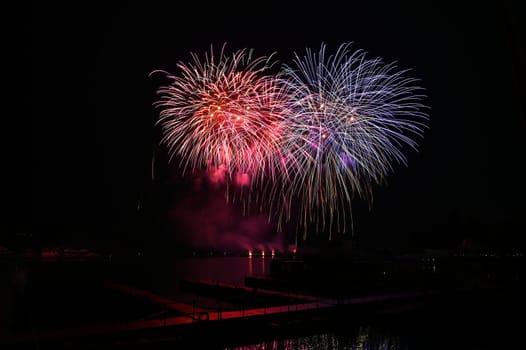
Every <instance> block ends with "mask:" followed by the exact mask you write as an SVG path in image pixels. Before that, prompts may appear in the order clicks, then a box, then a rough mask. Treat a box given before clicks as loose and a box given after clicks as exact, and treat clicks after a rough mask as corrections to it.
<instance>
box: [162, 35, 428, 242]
mask: <svg viewBox="0 0 526 350" xmlns="http://www.w3.org/2000/svg"><path fill="white" fill-rule="evenodd" d="M192 57H193V60H194V62H193V63H191V64H185V63H179V64H178V65H177V67H178V68H179V69H180V75H172V74H170V73H166V72H164V73H165V74H166V76H167V77H168V78H169V79H170V80H171V83H170V84H169V85H167V86H164V87H161V88H160V89H159V90H158V93H159V96H160V99H159V100H158V101H157V102H156V103H155V104H156V105H157V106H158V107H160V108H161V112H160V118H159V123H160V124H161V125H162V127H163V139H162V142H163V143H165V144H166V145H167V147H168V149H169V152H170V153H171V155H172V156H173V155H177V156H178V157H180V159H181V166H182V167H183V168H184V169H186V168H187V167H191V168H192V169H197V168H206V167H210V166H213V167H216V168H217V167H223V168H224V169H225V172H226V174H227V178H239V174H244V176H245V183H248V184H249V185H250V188H251V191H252V192H253V193H254V195H252V196H251V197H250V198H251V200H253V201H255V202H257V203H258V206H259V207H261V208H262V207H265V208H266V209H267V210H268V211H269V217H271V216H276V217H277V221H278V227H280V226H281V224H282V223H283V222H286V221H289V220H290V219H291V215H292V214H291V213H292V212H294V213H295V215H296V217H295V219H296V220H295V221H297V224H298V228H300V229H301V230H302V231H303V235H304V238H305V237H306V234H307V232H308V231H310V230H314V231H316V232H322V231H325V232H329V234H330V233H332V232H333V231H335V232H339V233H344V232H346V230H348V229H349V228H348V227H347V226H348V225H347V223H349V222H351V223H352V220H350V219H351V213H352V210H351V202H352V200H353V198H354V197H355V196H357V197H359V198H360V199H363V200H366V201H368V202H369V203H372V198H373V193H372V192H373V187H374V185H376V184H381V183H383V182H384V180H385V178H386V176H387V175H388V174H389V173H390V172H392V171H393V170H394V169H393V166H394V164H402V165H407V158H406V156H405V154H404V153H405V151H406V149H407V148H410V149H411V148H412V149H415V150H416V149H417V146H418V144H417V142H416V141H415V139H416V138H417V137H422V135H423V132H424V130H425V129H426V128H427V126H426V125H427V124H426V122H427V120H428V115H427V113H426V108H427V107H426V106H425V105H424V104H423V103H422V101H423V99H424V95H423V93H422V91H423V89H422V88H421V87H419V86H418V80H417V79H414V78H409V77H406V74H407V73H408V70H398V69H397V66H396V65H395V64H394V63H390V64H386V63H384V62H383V61H382V59H380V58H374V59H370V58H368V57H367V55H366V52H364V51H362V50H354V51H352V50H351V45H350V44H348V43H345V44H342V45H341V46H340V47H339V48H338V50H337V51H336V52H335V53H334V54H332V55H327V54H326V46H325V45H323V44H322V45H321V49H320V50H319V51H318V52H314V51H312V50H310V49H307V50H306V53H305V55H304V56H301V55H299V54H297V53H296V54H295V59H294V60H293V62H292V64H291V65H288V64H284V65H283V66H282V67H281V69H280V71H279V72H278V73H277V74H274V75H272V74H270V73H269V71H270V69H269V68H271V67H272V64H271V62H270V57H261V58H255V59H253V57H252V52H251V51H247V50H239V51H236V52H234V53H233V54H232V55H226V54H225V53H224V47H223V50H221V53H220V55H219V56H218V57H217V58H216V57H215V56H214V55H213V51H212V50H211V53H210V55H208V54H207V55H205V59H204V60H200V59H199V58H198V56H197V55H192ZM329 237H330V236H329Z"/></svg>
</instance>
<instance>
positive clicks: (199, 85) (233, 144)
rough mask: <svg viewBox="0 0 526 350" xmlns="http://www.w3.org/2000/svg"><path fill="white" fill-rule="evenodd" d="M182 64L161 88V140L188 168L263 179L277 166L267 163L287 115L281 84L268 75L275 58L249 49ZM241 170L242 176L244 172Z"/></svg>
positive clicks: (183, 165)
mask: <svg viewBox="0 0 526 350" xmlns="http://www.w3.org/2000/svg"><path fill="white" fill-rule="evenodd" d="M192 58H193V62H192V63H188V64H186V63H182V62H180V63H178V64H177V67H178V68H179V70H180V73H181V74H180V75H178V76H176V75H172V74H170V73H168V72H164V71H155V72H154V73H163V74H164V75H165V76H166V77H167V78H168V79H169V80H170V84H168V85H166V86H163V87H161V88H160V89H159V90H158V95H159V96H160V99H159V100H158V101H157V102H155V105H156V106H157V107H159V108H161V109H162V110H161V112H160V118H159V121H158V122H159V123H160V124H161V125H162V128H163V138H162V143H164V144H166V145H167V147H168V149H169V152H170V157H171V158H172V157H174V156H178V157H179V159H180V162H181V164H180V165H181V166H182V168H183V169H185V170H186V169H187V168H191V170H196V169H203V168H215V169H217V168H221V169H224V170H225V172H226V174H227V175H228V177H229V178H230V177H231V176H234V175H236V176H237V177H239V176H247V175H250V176H251V177H253V178H256V179H258V178H261V176H263V172H264V171H265V170H269V169H273V168H272V167H269V166H268V165H267V161H268V160H270V159H272V158H273V157H270V156H269V152H273V151H274V149H275V147H277V141H278V136H279V129H280V125H281V124H282V119H283V118H284V117H285V116H287V115H288V113H286V112H285V111H284V110H283V109H284V108H286V107H287V103H286V101H285V100H284V98H285V95H284V94H283V93H282V92H281V86H282V84H279V83H278V82H277V79H276V78H275V77H273V76H272V75H266V74H264V73H265V71H266V70H268V69H269V68H270V67H271V66H272V64H271V61H270V60H271V57H258V58H254V57H253V55H252V52H251V51H249V50H245V49H242V50H238V51H235V52H234V53H233V54H231V55H227V54H226V53H225V52H224V46H223V49H222V50H221V51H220V53H219V55H218V57H216V56H215V55H214V51H213V48H211V50H210V54H208V53H207V54H206V55H205V58H204V59H200V58H199V56H197V55H195V54H192ZM239 174H241V175H239Z"/></svg>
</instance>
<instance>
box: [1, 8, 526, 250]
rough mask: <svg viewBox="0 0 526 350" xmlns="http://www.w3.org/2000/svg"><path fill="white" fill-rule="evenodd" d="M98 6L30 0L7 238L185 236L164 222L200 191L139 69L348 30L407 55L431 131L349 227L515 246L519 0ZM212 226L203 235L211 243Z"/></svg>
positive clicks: (357, 43) (519, 172)
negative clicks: (179, 161) (25, 94)
mask: <svg viewBox="0 0 526 350" xmlns="http://www.w3.org/2000/svg"><path fill="white" fill-rule="evenodd" d="M109 3H110V2H104V1H74V2H71V3H69V4H68V3H64V4H60V5H58V4H57V5H50V4H49V3H48V2H39V3H37V4H34V5H33V7H32V11H31V23H30V30H31V44H30V49H29V50H27V52H28V54H29V55H30V62H31V71H32V74H31V96H32V97H31V99H29V98H26V101H27V102H28V103H29V105H30V107H31V108H30V109H24V113H27V112H26V111H25V110H30V111H31V121H32V125H31V128H32V131H31V132H32V133H31V136H28V138H30V141H31V142H30V146H31V149H30V154H31V158H30V160H27V154H25V157H26V159H25V160H24V161H23V163H24V164H25V165H26V166H27V167H28V173H29V174H30V175H31V180H30V184H28V183H27V182H25V181H24V183H23V184H22V185H21V186H23V187H25V188H27V187H28V186H29V185H30V195H29V196H27V197H26V198H24V196H21V198H18V200H17V201H16V202H14V204H13V205H12V208H13V209H14V213H13V215H9V217H8V218H7V228H6V230H5V232H6V233H7V234H8V235H13V234H15V233H18V232H33V233H34V234H35V235H38V236H39V237H41V238H42V240H43V241H53V240H63V241H68V240H71V241H76V242H82V241H85V242H86V243H87V242H92V241H97V242H106V241H107V242H112V244H115V242H118V243H119V244H126V243H127V242H135V244H152V245H155V244H158V245H164V246H168V247H169V246H170V244H173V245H177V244H178V243H177V242H176V241H178V240H184V239H187V238H188V237H187V236H188V233H184V232H183V231H184V230H185V229H187V228H188V227H187V226H188V223H186V224H183V223H179V224H180V225H177V224H176V225H174V223H173V222H171V221H170V220H172V219H171V215H173V213H174V208H180V207H182V206H181V203H187V201H189V200H190V201H193V204H192V205H193V206H194V207H195V208H198V207H199V203H201V202H200V200H199V199H195V198H194V197H192V190H191V186H190V185H189V183H188V180H185V179H181V178H180V177H179V176H178V172H177V170H176V169H174V168H175V164H173V165H168V164H167V163H166V157H165V153H166V152H165V149H163V146H158V140H159V135H158V129H156V128H155V127H154V121H155V118H156V116H157V113H158V111H156V110H155V109H154V108H153V107H152V103H153V102H154V100H155V92H156V89H157V88H158V80H156V79H155V78H152V77H149V73H150V72H151V71H152V70H155V69H164V70H167V71H170V72H172V73H177V70H176V63H177V62H178V61H179V60H183V61H188V60H189V58H190V55H189V53H190V52H191V51H194V52H197V53H202V52H205V51H207V50H209V47H210V44H214V45H216V46H220V45H221V44H222V43H224V42H227V48H231V49H240V48H245V47H248V48H254V49H255V53H256V54H257V55H269V54H271V53H273V52H276V58H277V59H278V60H279V61H281V62H290V61H291V59H292V56H293V53H294V52H295V51H297V52H301V53H302V52H304V50H305V47H307V46H308V47H312V48H313V49H318V48H319V47H320V44H321V43H322V42H325V43H326V44H327V45H328V49H329V50H331V51H332V50H336V48H337V47H338V46H339V45H340V44H341V43H343V42H353V43H354V45H353V47H355V48H361V49H364V50H366V51H367V52H368V53H369V55H370V57H378V56H380V57H383V58H384V59H385V61H386V62H392V61H397V62H398V64H399V66H400V67H402V68H412V69H413V70H412V73H411V75H412V76H414V77H417V78H420V79H421V80H422V81H421V85H422V86H423V87H425V88H426V94H427V96H428V99H427V100H426V104H428V105H429V106H430V107H431V110H430V117H431V119H430V129H429V130H428V131H426V133H425V136H424V138H423V139H422V140H421V141H420V144H421V147H420V151H419V152H418V153H416V152H409V153H408V161H409V166H408V167H407V168H405V167H402V166H398V167H396V171H395V172H394V173H393V174H392V175H391V176H389V177H388V178H387V180H388V186H385V187H377V188H376V189H375V192H374V193H375V202H374V205H373V207H372V210H371V211H369V210H368V209H367V208H366V206H365V205H363V203H360V202H359V201H358V202H357V203H356V205H355V208H356V210H355V213H354V218H355V228H356V231H355V237H356V239H357V240H358V241H359V242H361V243H362V244H363V245H364V246H370V247H375V248H378V249H380V248H381V247H393V249H394V248H399V249H402V250H404V249H417V248H423V247H434V248H446V247H455V246H457V245H458V244H460V242H461V241H462V240H463V239H465V238H473V239H476V240H478V241H481V242H483V244H486V245H487V246H489V247H496V248H500V247H520V246H522V247H524V246H525V244H524V243H525V239H524V233H525V232H526V225H525V222H524V218H525V214H526V205H525V204H524V198H525V195H526V191H525V188H526V185H525V182H526V181H525V179H526V173H525V170H524V168H525V164H524V163H525V160H526V157H525V153H524V152H525V150H526V147H525V146H526V120H525V110H526V105H525V101H526V90H525V89H526V78H525V77H526V63H525V60H526V52H525V47H524V45H523V43H524V42H526V33H525V26H524V23H526V16H525V15H524V12H523V11H521V10H519V6H518V5H514V3H512V2H509V1H489V2H488V1H484V2H482V1H481V2H475V3H476V5H473V6H466V5H462V6H461V7H459V6H457V3H458V2H450V3H447V2H443V1H432V2H427V1H414V2H407V1H403V2H385V3H381V2H376V1H360V2H357V1H356V2H355V1H346V2H343V1H342V2H336V1H334V2H333V1H319V2H317V4H316V6H314V5H301V4H300V3H298V4H296V5H294V3H289V2H285V1H282V2H269V1H260V2H247V1H241V2H238V3H227V2H222V1H218V2H215V3H216V5H210V4H207V3H203V2H200V1H193V2H188V3H187V4H185V5H184V6H182V5H180V4H181V2H180V1H166V2H159V1H145V2H143V3H141V2H132V3H130V2H128V1H117V2H111V4H109ZM486 3H487V4H486ZM344 4H345V5H344ZM154 153H156V160H157V166H156V174H157V179H156V181H152V180H151V160H152V154H154ZM185 181H186V182H185ZM21 182H22V181H21ZM24 193H25V192H24ZM195 196H198V197H199V198H203V196H204V197H206V196H208V194H206V193H205V194H204V193H202V192H200V193H199V194H195ZM192 198H193V199H192ZM138 203H140V210H139V211H138V210H137V206H138ZM203 203H204V202H203ZM206 203H210V201H206ZM192 205H190V206H187V207H186V209H187V210H188V208H194V207H192ZM206 205H208V204H206ZM206 205H205V204H203V206H202V207H201V209H203V208H205V210H206ZM196 210H198V209H196ZM190 211H191V210H190ZM201 211H202V210H201ZM200 215H201V216H200V217H201V219H202V218H206V215H204V214H203V213H201V214H200ZM232 215H234V214H232ZM202 220H206V219H202ZM264 229H265V230H271V229H269V228H264ZM213 234H215V235H217V236H216V237H215V238H214V239H212V240H211V241H210V244H218V242H221V236H220V235H221V233H220V232H215V233H213ZM258 234H259V233H258ZM265 235H267V236H265ZM269 235H270V236H269ZM226 237H227V236H226V235H225V240H227V238H226ZM261 237H262V238H261V239H263V237H267V238H268V237H271V239H275V238H276V237H275V236H273V235H272V233H268V232H266V233H261ZM234 238H235V237H229V238H228V239H234Z"/></svg>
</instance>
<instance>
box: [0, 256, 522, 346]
mask: <svg viewBox="0 0 526 350" xmlns="http://www.w3.org/2000/svg"><path fill="white" fill-rule="evenodd" d="M270 261H271V259H270V258H261V257H254V258H252V259H249V258H247V257H220V258H214V257H209V258H187V259H175V258H174V259H164V260H160V259H158V260H151V261H141V259H135V260H130V261H121V262H119V261H112V262H108V261H103V262H102V261H101V262H68V263H65V262H64V263H59V262H46V263H42V262H41V263H35V262H33V263H30V262H25V263H20V262H3V263H2V264H1V265H0V273H1V280H0V283H1V284H0V300H1V301H2V302H1V307H0V329H1V330H0V337H2V336H8V335H10V334H13V333H17V332H27V331H35V330H38V331H40V330H53V329H61V328H65V327H73V326H85V325H93V324H98V323H116V322H127V321H131V320H138V319H154V318H159V317H172V316H176V312H173V311H171V312H170V313H166V310H164V309H163V307H162V306H160V305H157V304H154V303H151V302H149V301H148V300H146V299H145V298H142V297H137V296H132V295H126V294H122V293H120V292H118V291H115V290H113V289H111V288H108V287H107V286H108V284H122V285H126V286H131V287H135V288H139V289H141V290H146V291H150V292H154V293H156V294H157V295H160V296H163V297H167V298H177V297H178V296H179V295H180V294H181V290H180V281H181V280H182V279H193V280H198V279H204V280H210V281H218V282H226V283H232V284H237V285H243V284H244V278H245V276H246V275H248V274H258V275H268V274H269V273H270ZM522 292H523V289H516V288H511V289H505V290H497V291H492V292H491V293H479V294H475V295H471V294H468V295H464V296H462V297H453V298H445V299H443V300H439V301H437V302H434V303H432V304H419V303H415V304H406V305H400V307H398V308H397V307H393V308H390V309H386V310H382V312H375V313H371V314H367V313H365V314H364V313H361V314H348V315H345V316H343V317H340V318H338V319H334V320H331V322H320V324H319V325H317V326H315V327H309V328H307V329H305V328H302V329H299V328H298V329H296V328H294V325H288V329H289V331H287V332H285V333H283V332H276V336H272V332H271V333H269V332H266V333H264V334H263V333H262V334H261V336H258V332H257V331H256V332H252V333H251V334H252V335H251V336H250V337H247V336H246V335H245V336H242V333H243V330H241V329H240V330H239V337H238V338H237V339H236V337H235V334H236V333H235V332H233V334H234V337H233V338H232V337H230V338H228V339H226V338H224V337H220V336H219V335H217V334H214V333H210V334H203V337H204V338H207V337H208V339H207V341H206V347H208V348H214V349H215V348H217V349H219V348H222V349H415V350H417V349H515V348H523V347H525V346H526V341H525V340H524V334H525V333H524V329H523V328H524V317H526V315H525V313H524V312H525V307H524V305H525V303H524V295H523V294H522ZM278 333H279V335H278ZM214 337H217V342H215V341H214ZM203 344H205V343H197V344H195V346H197V347H198V348H203V347H205V345H203ZM185 345H186V346H188V347H190V348H192V344H191V343H190V344H185ZM183 347H184V346H183ZM157 348H159V347H157ZM161 348H174V345H173V344H172V345H168V344H167V345H166V347H161Z"/></svg>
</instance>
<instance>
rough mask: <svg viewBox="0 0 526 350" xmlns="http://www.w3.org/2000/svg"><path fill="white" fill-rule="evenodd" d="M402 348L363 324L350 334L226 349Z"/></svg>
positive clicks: (386, 335)
mask: <svg viewBox="0 0 526 350" xmlns="http://www.w3.org/2000/svg"><path fill="white" fill-rule="evenodd" d="M307 349H308V350H322V349H323V350H332V349H334V350H342V349H349V350H401V349H403V348H402V346H401V342H400V339H399V338H398V337H396V336H391V335H388V334H385V332H384V333H383V334H382V333H381V332H379V331H377V330H375V329H373V328H372V327H370V326H362V327H359V328H358V329H357V331H355V332H354V334H353V332H351V334H350V335H342V334H336V333H325V334H316V335H309V336H303V337H298V338H291V339H281V340H270V341H264V342H261V343H258V344H250V345H243V346H238V347H231V348H225V350H307Z"/></svg>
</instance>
